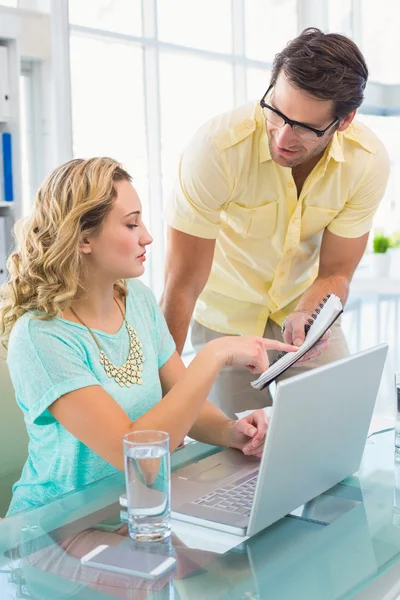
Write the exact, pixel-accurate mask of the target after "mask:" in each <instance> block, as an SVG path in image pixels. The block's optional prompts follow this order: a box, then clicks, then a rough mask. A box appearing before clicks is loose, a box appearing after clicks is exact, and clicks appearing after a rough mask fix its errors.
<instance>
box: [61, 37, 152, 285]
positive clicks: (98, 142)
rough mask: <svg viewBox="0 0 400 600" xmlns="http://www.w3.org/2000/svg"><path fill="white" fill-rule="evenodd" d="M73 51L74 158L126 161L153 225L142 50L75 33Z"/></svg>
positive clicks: (71, 48)
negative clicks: (102, 157) (93, 157)
mask: <svg viewBox="0 0 400 600" xmlns="http://www.w3.org/2000/svg"><path fill="white" fill-rule="evenodd" d="M70 53H71V54H70V56H71V87H72V127H73V145H74V148H73V151H74V156H75V157H80V158H88V157H92V156H110V157H112V158H115V160H118V161H119V162H121V163H123V165H124V166H125V167H126V169H127V170H128V172H129V173H130V174H131V175H132V178H133V185H134V186H135V188H136V190H137V192H138V194H139V196H140V199H141V201H142V206H143V218H144V220H145V222H147V223H148V220H149V218H148V215H149V203H148V174H147V152H146V131H145V119H144V91H143V60H142V59H143V56H142V50H141V48H140V47H138V46H133V45H130V44H124V43H120V42H116V41H104V40H101V39H95V38H90V37H87V36H81V35H75V34H72V35H71V41H70ZM148 276H149V274H148V273H146V277H145V278H144V280H145V281H146V282H148Z"/></svg>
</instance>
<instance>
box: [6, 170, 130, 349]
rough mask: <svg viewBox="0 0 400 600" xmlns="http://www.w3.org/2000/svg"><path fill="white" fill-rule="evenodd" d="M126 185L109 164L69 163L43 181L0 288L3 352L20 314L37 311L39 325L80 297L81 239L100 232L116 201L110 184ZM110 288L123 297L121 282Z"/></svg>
mask: <svg viewBox="0 0 400 600" xmlns="http://www.w3.org/2000/svg"><path fill="white" fill-rule="evenodd" d="M131 180H132V179H131V176H130V175H129V173H127V172H126V171H125V170H124V169H123V167H122V166H121V165H120V164H119V163H118V162H116V161H115V160H113V159H111V158H91V159H88V160H83V159H75V160H71V161H69V162H67V163H65V164H64V165H61V166H60V167H58V168H57V169H55V170H54V171H53V172H52V173H51V174H50V175H49V176H48V177H47V178H46V179H45V181H44V182H43V184H42V185H41V187H40V188H39V191H38V192H37V194H36V198H35V202H34V206H33V211H32V213H31V215H30V216H29V217H27V218H24V219H21V220H20V221H18V222H17V223H16V225H15V228H14V235H15V239H16V249H15V251H14V252H13V253H12V254H11V255H10V257H9V259H8V262H7V267H8V271H9V274H10V275H9V279H8V281H7V282H6V283H5V284H3V286H2V287H1V288H0V339H2V341H3V345H4V346H5V347H7V343H8V338H9V336H10V333H11V330H12V328H13V327H14V325H15V323H16V321H17V319H19V317H21V316H22V315H23V314H24V313H26V312H28V311H39V313H40V314H39V315H38V318H43V319H51V318H53V317H55V316H61V315H62V313H63V311H64V310H66V309H67V308H68V307H69V306H70V305H71V303H72V301H73V299H74V298H75V297H76V296H77V295H78V294H80V293H81V292H82V291H83V286H82V281H81V273H82V262H81V261H82V256H81V253H80V250H79V244H80V241H81V239H82V235H83V233H85V234H87V235H93V234H94V233H97V232H98V231H100V229H101V227H102V225H103V223H104V219H105V217H106V215H107V214H108V212H109V211H110V210H111V207H112V204H113V201H114V199H115V197H116V190H115V187H114V183H115V182H117V181H131ZM115 288H116V289H117V291H118V292H119V293H120V294H121V295H122V297H125V296H126V295H127V289H126V287H125V284H124V282H123V281H122V280H120V281H117V282H116V283H115Z"/></svg>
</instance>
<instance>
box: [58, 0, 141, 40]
mask: <svg viewBox="0 0 400 600" xmlns="http://www.w3.org/2000/svg"><path fill="white" fill-rule="evenodd" d="M69 20H70V23H71V24H72V25H83V26H86V27H93V28H95V29H105V30H107V31H114V32H116V33H124V34H128V35H129V34H130V35H141V33H142V11H141V1H140V0H85V1H84V2H82V0H69Z"/></svg>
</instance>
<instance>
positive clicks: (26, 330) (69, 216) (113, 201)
mask: <svg viewBox="0 0 400 600" xmlns="http://www.w3.org/2000/svg"><path fill="white" fill-rule="evenodd" d="M17 231H18V233H17V244H18V247H17V251H16V252H14V254H12V255H11V257H10V261H9V270H10V280H9V282H8V283H6V284H5V285H4V286H3V288H2V304H1V309H0V323H1V324H2V331H1V330H0V335H1V334H2V336H3V338H4V340H5V342H6V343H7V341H8V358H7V362H8V366H9V370H10V374H11V379H12V382H13V385H14V388H15V392H16V398H17V402H18V404H19V406H20V407H21V409H22V411H23V413H24V417H25V422H26V426H27V429H28V433H29V437H30V444H29V455H28V459H27V462H26V464H25V466H24V469H23V471H22V475H21V478H20V480H19V481H18V482H17V483H16V484H15V485H14V488H13V498H12V501H11V505H10V508H9V513H8V514H10V513H13V512H16V511H19V510H23V509H25V508H28V507H30V506H35V505H39V504H43V503H46V502H48V501H50V500H52V499H53V498H55V497H56V496H59V495H61V494H63V493H66V492H68V491H71V490H73V489H76V488H78V487H81V486H83V485H87V484H88V483H90V482H92V481H94V480H97V479H100V478H101V477H104V476H106V475H109V474H111V473H113V472H114V471H115V469H121V470H123V468H124V462H123V450H122V437H123V435H124V434H126V433H128V432H130V431H135V430H141V429H162V430H164V431H167V432H168V433H169V435H170V448H171V451H173V450H175V448H176V447H177V446H178V445H179V443H180V442H181V440H182V439H183V437H184V436H185V435H186V434H189V435H190V436H192V437H193V438H195V439H197V440H201V441H204V442H208V443H211V444H219V445H223V446H232V447H235V448H239V449H241V450H242V451H243V452H244V453H245V454H256V455H260V454H261V452H262V446H263V442H264V437H265V432H266V423H265V419H264V416H263V413H262V411H258V412H255V413H253V414H251V415H249V416H248V417H247V418H245V419H241V420H239V421H236V422H235V421H232V420H231V419H228V417H226V416H225V415H224V414H223V413H222V412H221V411H220V410H219V409H218V408H216V407H215V406H213V405H212V404H211V403H210V402H208V401H207V399H206V398H207V394H208V393H209V391H210V389H211V387H212V385H213V382H214V380H215V378H216V376H217V375H218V372H219V371H220V370H221V369H222V368H223V367H224V366H225V365H246V366H247V368H248V369H250V371H252V372H254V373H259V372H262V371H264V370H265V369H266V368H267V367H268V357H267V353H266V350H268V349H269V348H273V349H278V350H286V351H294V350H296V348H294V347H292V346H289V345H286V344H282V343H280V342H276V341H269V340H265V339H263V338H259V337H226V338H222V339H218V340H215V341H213V342H211V343H209V344H208V345H207V346H206V347H205V348H204V349H203V350H202V351H201V352H200V353H199V354H198V355H197V356H196V358H195V359H194V360H193V362H192V363H191V364H190V366H189V368H188V369H187V370H186V369H185V367H184V365H183V363H182V361H181V359H180V357H179V355H178V354H177V353H176V352H175V346H174V342H173V339H172V337H171V335H170V333H169V331H168V329H167V326H166V324H165V321H164V318H163V316H162V314H161V312H160V310H159V308H158V306H157V303H156V300H155V298H154V296H153V294H152V293H151V291H150V290H149V289H148V288H147V287H146V286H144V285H143V284H142V283H141V282H140V281H139V280H138V279H137V278H138V277H139V276H140V275H142V274H143V272H144V262H145V260H146V247H147V246H148V245H149V244H150V243H151V242H152V238H151V236H150V235H149V233H148V231H147V229H146V227H145V225H144V223H143V221H142V207H141V203H140V200H139V198H138V195H137V193H136V191H135V190H134V188H133V187H132V184H131V177H130V176H129V174H128V173H127V172H126V171H125V170H124V169H123V168H122V167H121V165H119V164H118V163H117V162H115V161H114V160H111V159H109V158H93V159H90V160H80V159H79V160H72V161H70V162H68V163H66V164H64V165H62V166H61V167H59V168H57V169H55V171H53V173H51V174H50V176H49V177H48V178H47V179H46V180H45V181H44V183H43V185H42V186H41V188H40V189H39V191H38V194H37V196H36V199H35V204H34V208H33V212H32V215H31V216H30V217H29V218H28V219H26V220H24V221H22V222H21V223H20V226H19V227H18V228H17Z"/></svg>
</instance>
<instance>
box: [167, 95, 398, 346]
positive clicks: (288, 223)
mask: <svg viewBox="0 0 400 600" xmlns="http://www.w3.org/2000/svg"><path fill="white" fill-rule="evenodd" d="M388 176H389V160H388V156H387V153H386V150H385V148H384V146H383V145H382V143H381V142H380V141H379V139H378V138H377V137H376V136H375V135H374V134H373V133H372V132H371V130H370V129H368V127H366V126H365V125H363V124H362V123H359V122H353V124H352V125H350V127H349V128H348V129H346V131H344V132H336V133H335V135H334V136H333V138H332V140H331V142H330V143H329V145H328V147H327V148H326V150H325V152H324V154H323V156H322V158H321V160H320V161H319V162H318V164H317V165H316V166H315V168H314V169H313V171H312V172H311V173H310V175H309V176H308V178H307V179H306V181H305V183H304V185H303V189H302V191H301V194H300V197H298V196H297V188H296V185H295V182H294V179H293V177H292V171H291V169H290V168H287V167H281V166H279V165H278V164H277V163H276V162H274V161H273V160H272V159H271V155H270V152H269V146H268V136H267V133H266V128H265V120H264V117H263V114H262V111H261V108H260V107H259V105H258V103H257V104H255V103H251V104H246V105H245V106H242V107H239V108H237V109H235V110H233V111H231V112H229V113H226V114H223V115H220V116H218V117H216V118H214V119H212V120H211V121H209V122H208V123H206V124H205V125H204V126H203V127H202V128H201V129H200V130H199V131H198V132H197V134H196V135H195V136H194V138H193V139H192V141H191V143H190V144H189V146H188V147H187V149H186V150H185V151H184V153H183V155H182V158H181V162H180V167H179V177H178V180H177V183H176V186H175V189H174V192H173V194H172V196H171V198H170V200H169V203H168V205H167V208H166V219H167V222H168V223H169V225H171V226H172V227H174V228H175V229H178V230H179V231H183V232H185V233H188V234H190V235H194V236H197V237H201V238H207V239H216V249H215V255H214V261H213V265H212V269H211V273H210V277H209V279H208V282H207V284H206V286H205V288H204V290H203V292H202V294H201V295H200V297H199V299H198V301H197V304H196V308H195V313H194V317H195V319H196V320H197V321H198V322H199V323H201V324H202V325H205V326H206V327H209V328H210V329H213V330H215V331H219V332H222V333H233V334H242V335H262V334H263V332H264V328H265V325H266V323H267V320H268V318H271V319H273V320H274V321H275V322H276V323H278V324H279V325H281V324H282V323H283V321H284V319H285V317H286V316H287V315H288V314H289V313H290V312H291V311H292V310H293V309H294V307H295V305H296V303H297V302H298V299H299V297H300V296H301V295H302V294H303V293H304V292H305V290H306V289H307V288H308V287H309V286H310V285H311V284H312V283H313V281H314V279H315V278H316V276H317V272H318V260H319V250H320V245H321V238H322V233H323V231H324V229H325V228H326V227H327V228H328V229H329V231H331V232H332V233H334V234H336V235H338V236H342V237H345V238H353V237H359V236H362V235H364V234H365V233H367V232H368V231H369V230H370V228H371V224H372V219H373V216H374V213H375V211H376V209H377V207H378V204H379V202H380V200H381V198H382V196H383V194H384V191H385V187H386V183H387V179H388ZM193 268H195V265H193Z"/></svg>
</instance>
